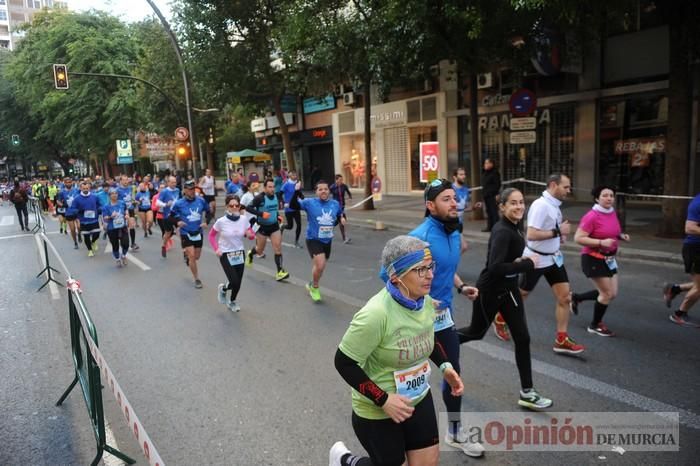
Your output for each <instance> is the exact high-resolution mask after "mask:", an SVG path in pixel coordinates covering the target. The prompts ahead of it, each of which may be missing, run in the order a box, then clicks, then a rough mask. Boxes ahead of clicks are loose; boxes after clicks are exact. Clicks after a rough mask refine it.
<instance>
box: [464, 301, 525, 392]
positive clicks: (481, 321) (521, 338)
mask: <svg viewBox="0 0 700 466" xmlns="http://www.w3.org/2000/svg"><path fill="white" fill-rule="evenodd" d="M499 311H500V313H501V315H502V316H503V319H504V320H505V321H506V323H507V324H508V328H509V330H510V334H511V335H512V336H513V342H514V343H515V364H516V365H517V366H518V372H519V373H520V385H521V386H522V388H532V361H531V360H530V333H529V332H528V330H527V320H526V318H525V306H524V305H523V300H522V298H521V297H520V292H519V291H518V289H517V288H515V289H513V290H511V291H503V290H499V291H481V290H480V294H479V297H478V298H476V300H475V301H474V307H473V310H472V322H471V325H469V327H462V328H460V329H459V330H458V331H457V333H458V334H459V342H460V343H465V342H467V341H472V340H481V339H482V338H484V335H485V334H486V331H487V330H488V329H489V326H490V325H491V322H493V319H494V317H495V316H496V313H497V312H499Z"/></svg>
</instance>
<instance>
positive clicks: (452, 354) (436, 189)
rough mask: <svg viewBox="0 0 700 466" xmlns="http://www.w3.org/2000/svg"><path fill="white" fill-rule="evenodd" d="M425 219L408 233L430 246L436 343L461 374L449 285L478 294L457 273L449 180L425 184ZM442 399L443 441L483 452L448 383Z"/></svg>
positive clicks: (458, 248)
mask: <svg viewBox="0 0 700 466" xmlns="http://www.w3.org/2000/svg"><path fill="white" fill-rule="evenodd" d="M424 200H425V207H426V210H425V220H423V223H421V224H420V225H418V227H416V229H414V230H413V231H411V232H410V233H409V235H410V236H415V237H416V238H419V239H421V240H423V241H425V242H427V243H428V244H429V245H430V246H429V247H430V253H431V254H432V256H433V260H434V261H435V264H436V265H435V270H434V272H433V282H432V286H431V287H430V296H431V297H432V298H433V301H434V302H435V344H436V345H438V344H439V345H441V346H442V347H443V349H444V350H445V352H446V353H447V357H448V358H449V360H450V363H451V364H452V367H454V369H455V370H456V371H457V373H460V372H461V371H460V367H459V337H458V336H457V329H456V328H455V324H454V319H453V308H452V287H453V286H454V287H455V288H456V289H457V292H458V293H459V294H462V295H465V296H466V297H467V298H468V299H469V300H471V301H473V300H475V299H476V297H477V296H478V295H479V290H478V289H477V288H476V287H473V286H468V285H467V284H465V283H464V280H462V279H461V278H460V277H459V275H457V267H458V266H459V259H460V255H461V252H462V235H461V233H460V232H459V226H460V223H459V219H458V218H457V215H458V211H457V194H456V193H455V190H454V188H453V186H452V183H451V182H450V181H448V180H444V179H438V180H435V181H433V182H431V183H430V184H428V186H426V188H425V193H424ZM442 399H443V401H444V402H445V406H446V407H447V412H448V413H451V414H448V421H449V422H448V431H447V436H446V438H445V441H446V443H447V444H448V445H450V446H453V447H455V448H460V449H461V450H462V451H464V453H466V454H467V455H469V456H474V457H478V456H481V455H483V454H484V447H483V446H482V445H481V444H479V443H472V442H470V441H469V438H468V434H467V431H466V429H462V427H461V418H460V416H459V413H460V411H461V410H462V397H461V396H452V393H451V390H450V386H449V385H447V384H443V386H442Z"/></svg>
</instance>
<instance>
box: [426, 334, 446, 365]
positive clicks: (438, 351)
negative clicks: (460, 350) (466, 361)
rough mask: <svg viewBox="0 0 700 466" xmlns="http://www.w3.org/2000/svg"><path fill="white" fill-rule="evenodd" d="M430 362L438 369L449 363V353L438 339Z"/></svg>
mask: <svg viewBox="0 0 700 466" xmlns="http://www.w3.org/2000/svg"><path fill="white" fill-rule="evenodd" d="M430 360H431V361H433V362H434V363H435V365H436V366H438V367H440V366H441V365H442V364H444V363H446V362H448V361H449V358H448V357H447V351H445V348H444V347H443V346H442V344H441V343H440V342H439V341H438V340H437V338H435V344H434V346H433V352H432V353H430Z"/></svg>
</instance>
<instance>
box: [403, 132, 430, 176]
mask: <svg viewBox="0 0 700 466" xmlns="http://www.w3.org/2000/svg"><path fill="white" fill-rule="evenodd" d="M432 141H437V127H436V126H430V127H418V128H410V129H409V148H410V151H411V189H423V188H424V187H425V184H424V183H421V181H420V143H421V142H432ZM404 158H405V157H404Z"/></svg>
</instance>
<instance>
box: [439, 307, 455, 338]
mask: <svg viewBox="0 0 700 466" xmlns="http://www.w3.org/2000/svg"><path fill="white" fill-rule="evenodd" d="M454 324H455V323H454V321H453V320H452V313H451V312H450V308H449V307H446V308H445V309H435V326H434V330H435V331H436V332H439V331H440V330H445V329H446V328H452V327H453V326H454Z"/></svg>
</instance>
